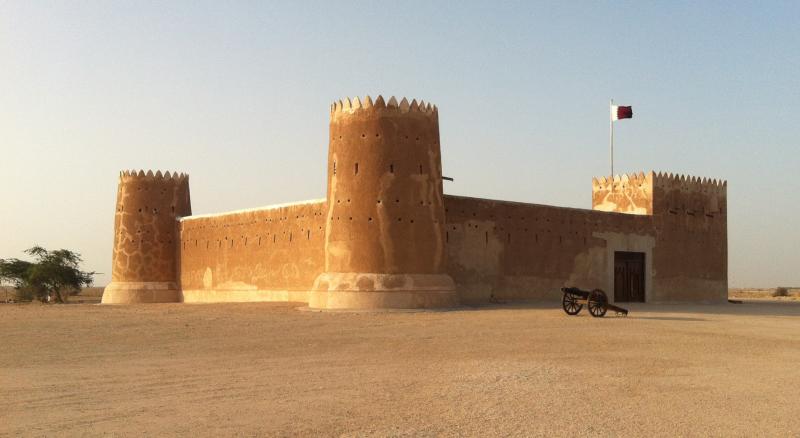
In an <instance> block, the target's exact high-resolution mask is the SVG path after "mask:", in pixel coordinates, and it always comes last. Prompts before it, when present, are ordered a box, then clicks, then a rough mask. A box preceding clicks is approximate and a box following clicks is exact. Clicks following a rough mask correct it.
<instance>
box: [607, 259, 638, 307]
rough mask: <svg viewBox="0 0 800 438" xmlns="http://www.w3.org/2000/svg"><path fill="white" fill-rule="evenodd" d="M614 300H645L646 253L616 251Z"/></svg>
mask: <svg viewBox="0 0 800 438" xmlns="http://www.w3.org/2000/svg"><path fill="white" fill-rule="evenodd" d="M614 301H619V302H630V301H636V302H641V303H643V302H644V253H642V252H624V251H617V252H615V253H614Z"/></svg>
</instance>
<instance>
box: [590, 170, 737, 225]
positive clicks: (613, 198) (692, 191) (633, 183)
mask: <svg viewBox="0 0 800 438" xmlns="http://www.w3.org/2000/svg"><path fill="white" fill-rule="evenodd" d="M726 197H727V182H725V181H722V180H716V179H710V178H702V177H697V176H691V175H680V174H672V173H666V172H654V171H650V172H647V173H644V172H639V173H634V174H623V175H614V176H613V177H598V178H592V209H594V210H601V211H613V212H617V213H629V214H643V215H656V214H677V213H678V212H680V213H685V214H688V215H695V214H697V215H700V214H703V215H706V216H709V217H713V216H714V215H715V214H719V213H721V212H724V210H725V206H726Z"/></svg>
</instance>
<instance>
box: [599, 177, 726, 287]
mask: <svg viewBox="0 0 800 438" xmlns="http://www.w3.org/2000/svg"><path fill="white" fill-rule="evenodd" d="M592 207H593V208H594V209H595V210H604V211H616V212H622V213H629V214H649V215H652V221H653V230H654V233H655V236H656V242H655V248H654V251H653V261H652V268H653V272H654V277H653V281H654V286H653V288H652V290H651V294H650V295H648V297H647V299H648V301H651V302H684V301H693V302H697V301H707V302H724V301H725V300H726V299H727V294H728V242H727V183H726V182H724V181H717V180H710V179H706V178H698V177H693V176H685V175H673V174H665V173H655V172H649V173H647V174H638V175H622V176H615V177H614V178H613V179H612V178H595V179H593V180H592Z"/></svg>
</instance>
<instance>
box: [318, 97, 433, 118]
mask: <svg viewBox="0 0 800 438" xmlns="http://www.w3.org/2000/svg"><path fill="white" fill-rule="evenodd" d="M362 111H364V112H367V111H370V112H387V113H388V112H393V113H396V114H408V115H410V116H412V117H413V116H417V115H418V116H423V117H431V118H434V119H436V118H438V116H439V110H438V109H437V108H436V105H431V104H430V102H428V103H425V102H424V101H422V100H420V101H419V102H417V100H416V99H412V100H411V102H410V103H409V102H408V99H407V98H405V97H404V98H402V99H401V100H400V102H398V101H397V98H396V97H394V96H392V97H390V98H389V102H388V103H387V102H384V100H383V96H380V95H379V96H378V97H377V98H376V99H375V101H374V102H373V101H372V98H371V97H369V96H366V97H365V98H364V100H363V101H362V100H361V98H359V97H358V96H356V97H354V98H353V99H350V98H349V97H348V98H345V99H342V100H338V101H336V102H334V103H332V104H331V121H334V120H336V119H338V118H340V117H347V116H350V115H353V114H355V113H358V112H362Z"/></svg>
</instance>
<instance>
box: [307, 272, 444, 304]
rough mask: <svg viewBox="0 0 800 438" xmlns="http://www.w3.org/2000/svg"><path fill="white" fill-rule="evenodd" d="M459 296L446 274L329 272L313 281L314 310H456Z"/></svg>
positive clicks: (311, 298) (310, 299)
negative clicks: (449, 308)
mask: <svg viewBox="0 0 800 438" xmlns="http://www.w3.org/2000/svg"><path fill="white" fill-rule="evenodd" d="M457 305H458V295H457V294H456V287H455V283H454V282H453V279H452V278H450V276H449V275H446V274H376V273H339V272H326V273H323V274H320V275H319V276H318V277H317V279H316V280H315V281H314V288H313V289H312V291H311V293H310V294H309V299H308V307H309V308H311V309H350V310H368V309H434V308H443V307H444V308H446V307H455V306H457Z"/></svg>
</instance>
